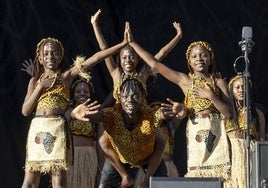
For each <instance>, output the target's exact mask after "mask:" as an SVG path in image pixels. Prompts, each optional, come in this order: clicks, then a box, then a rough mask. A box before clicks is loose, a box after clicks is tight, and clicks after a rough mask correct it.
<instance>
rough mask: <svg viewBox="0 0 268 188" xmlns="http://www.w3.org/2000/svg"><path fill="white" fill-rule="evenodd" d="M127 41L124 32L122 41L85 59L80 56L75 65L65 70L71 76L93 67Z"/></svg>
mask: <svg viewBox="0 0 268 188" xmlns="http://www.w3.org/2000/svg"><path fill="white" fill-rule="evenodd" d="M127 43H128V41H127V34H126V33H125V34H124V40H123V41H122V42H120V43H119V44H116V45H114V46H112V47H110V48H107V49H105V50H101V51H99V52H97V53H95V54H94V55H93V56H91V57H89V58H88V59H86V60H85V59H84V58H80V59H81V60H79V61H77V63H76V66H74V67H72V68H71V69H70V70H69V71H67V72H66V74H69V73H70V75H71V76H72V77H75V76H77V75H78V74H79V73H80V72H87V71H88V70H89V69H91V68H92V67H94V66H95V65H96V64H97V63H99V62H100V61H102V60H104V59H105V58H106V57H108V56H111V55H113V54H115V53H117V52H118V51H119V50H120V49H121V48H122V47H124V46H125V45H126V44H127Z"/></svg>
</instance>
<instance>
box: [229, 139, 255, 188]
mask: <svg viewBox="0 0 268 188" xmlns="http://www.w3.org/2000/svg"><path fill="white" fill-rule="evenodd" d="M230 142H231V147H232V176H231V181H232V188H243V187H247V152H246V140H245V139H241V138H230ZM253 148H254V141H252V140H251V142H250V167H252V159H253V153H254V151H253ZM251 170H252V168H251V169H250V172H251Z"/></svg>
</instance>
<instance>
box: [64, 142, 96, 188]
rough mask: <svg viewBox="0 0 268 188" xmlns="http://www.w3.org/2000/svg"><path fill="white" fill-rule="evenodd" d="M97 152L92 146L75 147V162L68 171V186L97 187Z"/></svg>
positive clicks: (76, 187) (71, 187) (72, 187)
mask: <svg viewBox="0 0 268 188" xmlns="http://www.w3.org/2000/svg"><path fill="white" fill-rule="evenodd" d="M97 170H98V160H97V152H96V149H95V148H94V147H91V146H76V147H74V164H73V166H72V167H70V169H69V170H68V171H67V188H89V187H92V188H94V187H96V185H95V183H97V182H96V177H97Z"/></svg>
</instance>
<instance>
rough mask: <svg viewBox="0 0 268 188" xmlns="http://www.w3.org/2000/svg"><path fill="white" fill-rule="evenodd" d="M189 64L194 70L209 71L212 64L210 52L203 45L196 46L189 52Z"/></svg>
mask: <svg viewBox="0 0 268 188" xmlns="http://www.w3.org/2000/svg"><path fill="white" fill-rule="evenodd" d="M189 65H190V66H191V68H192V70H193V71H194V72H202V73H207V72H208V69H209V66H210V54H209V52H208V50H207V49H206V48H205V47H203V46H201V45H197V46H194V47H193V48H192V49H191V51H190V54H189Z"/></svg>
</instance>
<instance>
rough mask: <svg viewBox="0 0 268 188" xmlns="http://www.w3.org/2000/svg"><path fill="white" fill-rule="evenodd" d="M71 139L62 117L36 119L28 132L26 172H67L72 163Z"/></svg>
mask: <svg viewBox="0 0 268 188" xmlns="http://www.w3.org/2000/svg"><path fill="white" fill-rule="evenodd" d="M71 145H72V144H71V137H70V134H69V132H68V128H67V126H66V121H65V119H64V118H62V117H60V116H59V117H55V118H45V117H35V118H34V119H33V120H32V122H31V126H30V129H29V132H28V138H27V144H26V162H25V170H26V171H31V172H40V173H48V172H50V171H53V170H54V171H55V170H67V169H68V166H69V165H70V164H71V161H72V147H71Z"/></svg>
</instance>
